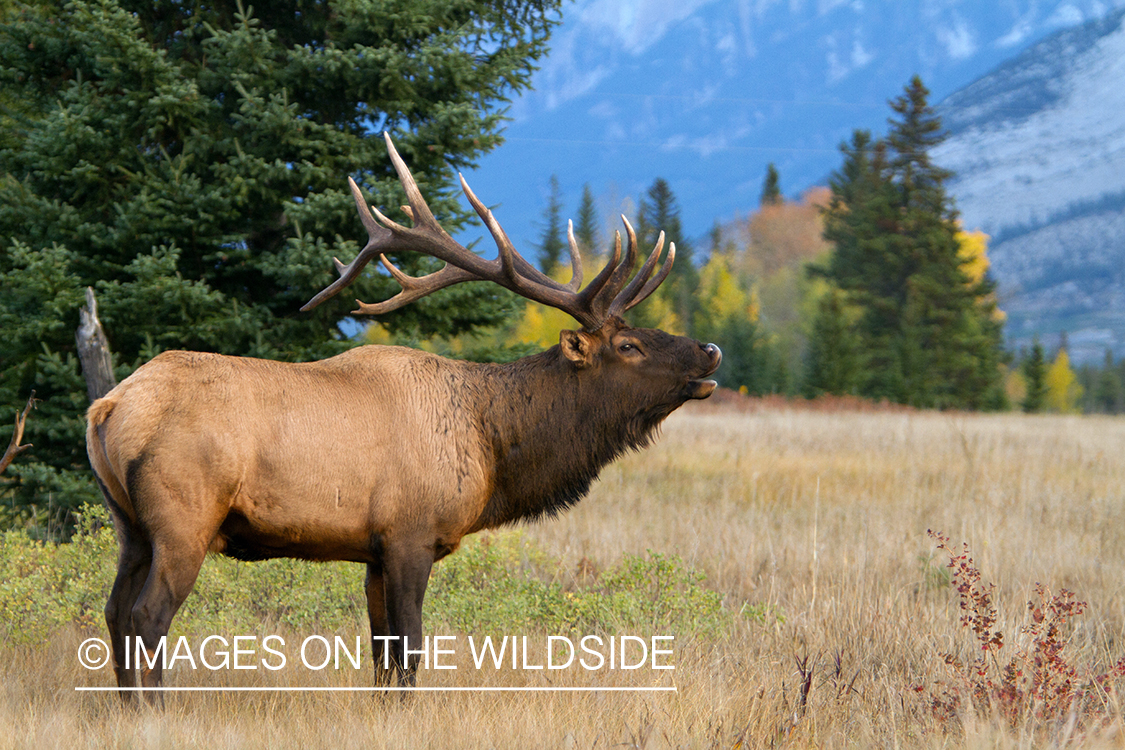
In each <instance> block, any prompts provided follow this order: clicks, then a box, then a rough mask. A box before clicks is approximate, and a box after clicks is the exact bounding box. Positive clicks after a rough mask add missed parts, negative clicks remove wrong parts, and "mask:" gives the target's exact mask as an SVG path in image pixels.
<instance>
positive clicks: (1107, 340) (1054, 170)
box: [933, 10, 1125, 361]
mask: <svg viewBox="0 0 1125 750" xmlns="http://www.w3.org/2000/svg"><path fill="white" fill-rule="evenodd" d="M1122 81H1125V10H1117V11H1114V12H1112V13H1109V14H1108V15H1106V16H1104V17H1102V18H1100V19H1096V20H1093V21H1089V22H1087V23H1085V24H1082V25H1080V26H1078V27H1076V28H1072V29H1066V30H1062V31H1059V32H1056V33H1055V34H1053V35H1051V36H1050V37H1048V38H1046V39H1044V40H1042V41H1041V42H1039V43H1037V44H1035V45H1033V46H1031V47H1029V48H1028V49H1026V50H1025V51H1023V52H1022V53H1021V54H1019V55H1018V56H1017V57H1015V58H1013V59H1012V60H1010V61H1008V62H1006V63H1004V64H1002V65H1000V66H999V67H997V68H996V69H995V70H993V71H991V72H990V73H988V74H987V75H985V76H983V77H982V78H980V79H978V80H977V81H975V82H973V83H972V84H970V85H968V86H966V87H964V88H962V89H960V90H958V91H957V92H955V93H953V94H951V95H950V96H948V97H947V98H946V99H945V100H944V101H942V102H941V103H940V105H939V106H938V111H939V113H941V114H942V116H943V121H944V122H945V124H946V126H947V127H948V128H949V130H950V133H951V137H950V138H949V139H948V140H947V141H946V142H945V143H944V144H942V145H941V146H940V147H939V148H938V149H936V150H935V152H934V154H933V158H934V161H935V162H936V163H938V164H940V165H941V166H943V167H945V168H947V169H951V170H953V171H954V172H955V173H956V175H957V178H956V180H955V181H954V182H953V183H952V184H951V186H950V188H951V191H952V192H953V194H954V195H955V196H956V198H957V202H958V206H959V208H960V210H961V214H962V220H963V222H964V224H965V226H966V227H968V228H980V229H983V230H985V231H986V232H989V233H990V234H992V235H993V238H992V242H991V246H990V249H989V255H990V257H991V259H992V263H993V266H992V268H993V274H994V275H995V277H996V279H997V282H998V284H999V292H1000V299H1001V307H1002V308H1003V309H1004V310H1005V312H1006V313H1007V314H1008V318H1009V322H1008V326H1007V332H1008V338H1009V342H1010V343H1011V344H1013V345H1015V346H1027V345H1029V344H1030V342H1031V340H1032V337H1033V336H1034V335H1039V336H1040V337H1041V339H1042V340H1043V343H1044V344H1045V345H1048V346H1054V345H1056V344H1057V342H1058V340H1059V338H1060V336H1061V334H1062V333H1063V332H1066V333H1067V335H1068V340H1069V348H1070V354H1071V357H1072V359H1075V360H1078V361H1100V360H1101V358H1102V357H1103V355H1104V352H1105V350H1106V349H1107V348H1109V349H1113V350H1114V351H1115V352H1117V353H1118V354H1119V355H1120V354H1121V353H1125V87H1123V86H1122Z"/></svg>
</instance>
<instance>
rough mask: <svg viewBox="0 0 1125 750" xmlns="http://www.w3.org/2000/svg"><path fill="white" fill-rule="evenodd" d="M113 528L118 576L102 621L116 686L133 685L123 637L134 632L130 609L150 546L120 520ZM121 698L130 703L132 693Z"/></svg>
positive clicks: (147, 562)
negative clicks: (111, 650) (109, 647)
mask: <svg viewBox="0 0 1125 750" xmlns="http://www.w3.org/2000/svg"><path fill="white" fill-rule="evenodd" d="M116 529H117V536H118V541H119V543H120V547H121V549H120V552H119V553H118V556H117V578H116V579H114V581H113V590H112V591H111V592H110V594H109V601H107V602H106V605H105V624H106V626H107V627H108V628H109V641H110V645H111V646H112V648H113V671H114V673H115V674H116V675H117V686H118V687H134V686H136V684H137V677H136V670H135V669H134V668H130V669H126V668H125V649H126V646H125V638H126V636H130V635H136V633H135V632H134V630H133V616H132V610H133V605H134V604H135V603H136V601H137V596H138V595H139V594H140V592H141V587H142V586H144V583H145V579H146V578H147V577H148V574H149V568H150V566H151V565H152V549H151V547H149V544H148V542H146V541H144V540H143V539H141V538H140V534H139V533H138V532H137V531H136V530H135V529H133V528H132V527H131V525H129V524H128V522H126V521H124V520H123V519H118V520H117V522H116ZM133 666H134V667H135V665H133ZM121 698H122V699H123V700H125V701H126V702H129V701H130V700H131V699H132V698H133V695H132V693H129V692H122V693H121Z"/></svg>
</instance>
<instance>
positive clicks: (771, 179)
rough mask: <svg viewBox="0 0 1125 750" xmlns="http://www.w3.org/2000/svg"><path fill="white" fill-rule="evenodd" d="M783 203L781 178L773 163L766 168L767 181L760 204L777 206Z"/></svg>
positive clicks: (763, 184)
mask: <svg viewBox="0 0 1125 750" xmlns="http://www.w3.org/2000/svg"><path fill="white" fill-rule="evenodd" d="M781 201H782V197H781V177H780V176H779V175H778V173H777V167H775V166H774V165H773V162H772V161H771V162H770V163H769V166H768V167H766V179H765V180H764V181H763V182H762V197H761V199H760V200H759V202H758V203H759V205H761V206H775V205H777V204H778V203H781Z"/></svg>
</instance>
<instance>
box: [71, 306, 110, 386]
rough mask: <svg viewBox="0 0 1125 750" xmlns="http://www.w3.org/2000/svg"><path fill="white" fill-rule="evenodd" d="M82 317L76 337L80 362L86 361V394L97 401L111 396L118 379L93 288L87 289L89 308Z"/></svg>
mask: <svg viewBox="0 0 1125 750" xmlns="http://www.w3.org/2000/svg"><path fill="white" fill-rule="evenodd" d="M78 316H79V318H80V319H81V323H80V325H79V326H78V331H77V333H75V336H74V338H75V341H76V342H77V343H78V359H79V360H80V361H81V362H82V377H84V378H85V379H86V394H87V395H88V396H89V397H90V401H91V402H93V401H96V400H97V399H99V398H101V397H102V396H104V395H105V394H107V393H109V392H110V391H111V390H112V389H113V387H114V386H115V385H117V378H115V377H114V375H113V355H112V353H111V352H110V351H109V342H108V341H107V340H106V337H105V331H103V330H102V322H101V321H100V320H98V301H97V300H96V299H94V290H93V289H92V288H90V287H86V307H84V308H82V309H80V310H79V311H78Z"/></svg>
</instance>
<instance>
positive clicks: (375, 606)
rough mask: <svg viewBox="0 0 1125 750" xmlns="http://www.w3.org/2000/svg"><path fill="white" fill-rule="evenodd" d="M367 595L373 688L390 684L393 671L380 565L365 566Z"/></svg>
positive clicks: (384, 591)
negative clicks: (372, 659)
mask: <svg viewBox="0 0 1125 750" xmlns="http://www.w3.org/2000/svg"><path fill="white" fill-rule="evenodd" d="M364 591H365V592H366V594H367V619H368V622H370V623H371V652H372V655H373V656H374V662H375V686H376V687H382V686H386V685H390V684H391V678H392V676H393V675H394V674H395V670H394V668H393V667H392V665H391V663H390V662H391V654H392V649H391V647H392V643H391V642H390V640H389V637H390V636H392V635H393V634H392V633H391V628H390V624H389V622H388V620H387V597H386V585H385V581H384V579H383V567H382V565H381V564H380V563H368V564H367V579H366V580H365V581H364Z"/></svg>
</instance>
